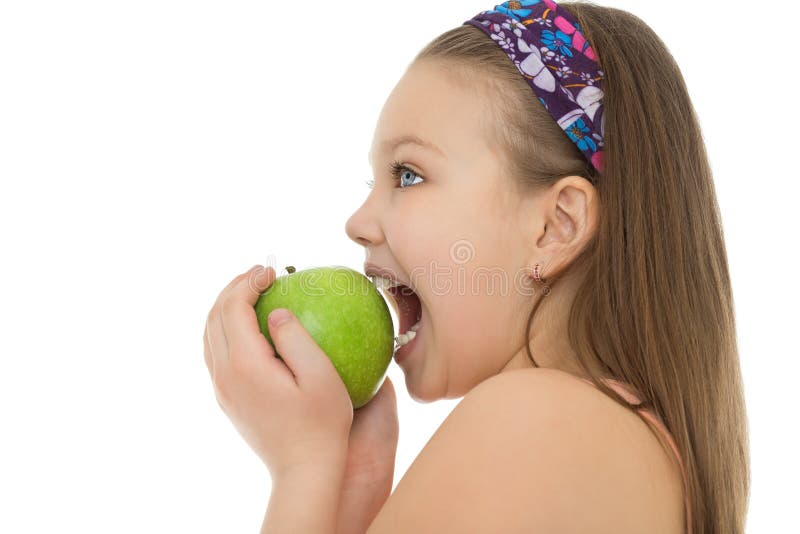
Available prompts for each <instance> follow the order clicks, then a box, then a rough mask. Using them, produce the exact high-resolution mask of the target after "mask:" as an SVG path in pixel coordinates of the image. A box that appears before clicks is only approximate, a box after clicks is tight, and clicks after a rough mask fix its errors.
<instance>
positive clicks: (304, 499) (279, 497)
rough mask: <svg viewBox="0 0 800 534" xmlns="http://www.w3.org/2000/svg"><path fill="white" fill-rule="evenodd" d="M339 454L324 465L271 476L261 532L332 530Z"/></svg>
mask: <svg viewBox="0 0 800 534" xmlns="http://www.w3.org/2000/svg"><path fill="white" fill-rule="evenodd" d="M341 456H342V458H341V461H337V462H331V463H329V464H327V465H326V466H325V467H321V468H315V469H313V470H312V469H303V470H296V471H294V472H290V473H286V474H285V475H283V476H281V477H278V478H275V479H274V480H273V484H272V492H271V493H270V498H269V505H268V506H267V511H266V514H265V515H264V522H263V524H262V525H261V534H284V533H295V532H296V533H298V534H299V533H302V534H305V533H308V532H314V533H317V534H335V533H336V522H337V510H338V508H339V493H340V490H341V486H342V477H343V473H344V467H343V466H344V455H343V454H342V455H341Z"/></svg>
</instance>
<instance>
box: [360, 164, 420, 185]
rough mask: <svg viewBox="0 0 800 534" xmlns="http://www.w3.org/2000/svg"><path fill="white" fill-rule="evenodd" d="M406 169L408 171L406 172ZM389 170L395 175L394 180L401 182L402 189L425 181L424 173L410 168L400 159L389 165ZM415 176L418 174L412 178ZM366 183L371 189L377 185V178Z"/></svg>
mask: <svg viewBox="0 0 800 534" xmlns="http://www.w3.org/2000/svg"><path fill="white" fill-rule="evenodd" d="M404 171H408V172H407V173H406V172H404ZM389 172H390V173H391V174H392V176H393V177H394V181H395V182H399V183H400V189H406V188H407V187H409V186H412V185H416V184H418V183H421V182H422V181H424V178H423V177H422V175H420V174H417V173H416V172H414V171H413V170H412V169H409V168H408V167H406V166H405V165H403V164H401V163H400V162H398V161H393V162H392V164H391V165H389ZM413 176H416V177H417V178H412V177H413ZM365 183H366V184H367V187H369V188H370V189H372V188H374V187H375V180H366V181H365Z"/></svg>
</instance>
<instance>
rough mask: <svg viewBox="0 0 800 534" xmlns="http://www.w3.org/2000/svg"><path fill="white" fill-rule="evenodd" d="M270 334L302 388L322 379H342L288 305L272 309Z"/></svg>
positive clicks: (269, 319) (317, 382) (269, 321)
mask: <svg viewBox="0 0 800 534" xmlns="http://www.w3.org/2000/svg"><path fill="white" fill-rule="evenodd" d="M267 322H268V324H269V334H270V337H272V342H273V343H274V344H275V351H276V352H277V353H278V355H279V356H280V357H281V359H282V360H283V361H284V363H285V364H286V366H287V367H289V369H290V370H291V371H292V374H294V376H295V379H296V380H297V384H298V385H299V386H300V387H301V388H303V387H305V386H308V385H312V387H313V385H314V384H319V383H320V380H332V379H333V376H331V375H335V377H336V379H337V380H339V381H341V377H339V373H338V372H337V371H336V367H334V365H333V362H331V360H330V358H328V355H327V354H325V352H324V351H323V350H322V349H321V348H320V347H319V345H317V342H316V341H314V338H312V337H311V334H309V333H308V331H307V330H306V329H305V328H304V327H303V324H302V323H301V322H300V320H299V319H298V318H297V317H296V316H295V315H294V314H293V313H292V312H291V311H289V310H287V309H286V308H276V309H274V310H272V311H271V312H270V314H269V318H268V321H267Z"/></svg>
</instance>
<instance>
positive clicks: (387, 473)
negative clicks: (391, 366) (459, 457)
mask: <svg viewBox="0 0 800 534" xmlns="http://www.w3.org/2000/svg"><path fill="white" fill-rule="evenodd" d="M399 433H400V426H399V423H398V419H397V397H396V396H395V392H394V385H393V384H392V381H391V380H390V379H389V377H388V376H387V377H386V379H385V380H384V381H383V385H382V386H381V388H380V390H379V391H378V393H377V394H376V395H375V397H373V398H372V400H370V401H369V402H368V403H367V404H365V405H364V406H362V407H361V408H359V409H358V410H356V411H355V413H354V415H353V425H352V427H351V428H350V438H349V441H348V448H347V462H346V467H345V473H344V481H343V483H342V490H341V494H340V497H339V511H338V513H337V521H338V524H337V529H336V532H337V534H353V533H359V534H363V533H364V532H366V531H367V528H368V527H369V525H370V524H371V523H372V521H373V520H374V519H375V517H376V516H377V515H378V512H379V511H380V509H381V508H382V507H383V505H384V503H385V502H386V500H387V499H388V498H389V495H390V494H391V493H392V483H393V479H394V462H395V454H396V452H397V438H398V435H399Z"/></svg>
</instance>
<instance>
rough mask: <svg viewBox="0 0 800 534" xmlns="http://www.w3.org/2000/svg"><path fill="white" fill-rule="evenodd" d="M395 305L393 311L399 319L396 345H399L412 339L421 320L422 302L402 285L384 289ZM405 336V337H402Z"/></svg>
mask: <svg viewBox="0 0 800 534" xmlns="http://www.w3.org/2000/svg"><path fill="white" fill-rule="evenodd" d="M386 292H387V293H389V294H390V295H391V296H392V298H393V299H394V301H395V303H396V304H397V306H396V308H395V311H396V312H397V316H398V318H399V319H400V335H399V336H398V339H399V341H398V343H400V344H401V345H403V344H405V343H407V342H408V341H410V340H411V339H414V336H415V335H416V329H417V328H419V323H420V321H421V320H422V302H421V301H420V300H419V297H418V296H417V294H416V293H414V290H413V289H411V288H410V287H408V286H404V285H403V284H398V285H396V286H395V287H388V288H386ZM404 336H405V337H404Z"/></svg>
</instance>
